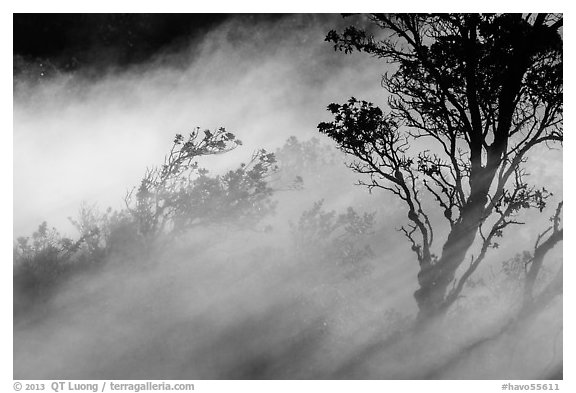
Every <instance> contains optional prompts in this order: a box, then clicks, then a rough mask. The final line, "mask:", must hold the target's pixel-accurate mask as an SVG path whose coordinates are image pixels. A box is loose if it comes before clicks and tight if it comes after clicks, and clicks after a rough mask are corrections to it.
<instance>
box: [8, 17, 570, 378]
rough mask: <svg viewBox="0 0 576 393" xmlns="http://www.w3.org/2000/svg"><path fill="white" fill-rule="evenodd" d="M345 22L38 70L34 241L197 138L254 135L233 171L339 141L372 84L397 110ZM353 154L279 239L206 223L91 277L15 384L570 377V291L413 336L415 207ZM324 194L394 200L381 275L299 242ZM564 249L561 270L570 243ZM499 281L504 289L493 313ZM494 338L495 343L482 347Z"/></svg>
mask: <svg viewBox="0 0 576 393" xmlns="http://www.w3.org/2000/svg"><path fill="white" fill-rule="evenodd" d="M342 23H344V22H342V21H341V20H340V17H338V16H287V17H285V18H283V19H281V20H279V21H275V22H260V23H259V24H257V25H250V24H248V23H245V22H243V20H242V18H237V19H233V20H232V21H230V22H228V23H226V24H225V25H223V26H221V27H219V28H218V29H217V30H213V31H210V32H208V33H207V34H206V35H205V36H204V37H203V39H202V40H200V41H197V42H191V43H190V45H189V46H188V47H186V48H184V49H183V50H180V51H178V52H171V53H165V54H163V55H161V56H158V57H157V58H156V59H154V60H153V61H151V62H149V63H147V64H144V65H139V66H133V67H131V68H127V69H118V70H111V71H109V72H108V73H107V74H106V75H102V76H100V77H98V78H90V77H88V76H86V74H84V73H82V72H79V73H77V74H75V75H64V74H63V75H59V76H55V77H52V78H48V79H42V78H41V79H40V81H39V82H33V81H32V80H31V79H26V78H23V79H21V80H18V81H17V83H16V87H15V102H14V233H15V237H16V236H19V235H29V234H30V233H31V232H32V231H33V230H34V229H36V227H37V225H38V224H39V223H40V222H42V221H44V220H46V221H48V223H49V224H50V225H53V226H55V227H57V228H58V229H59V230H60V231H61V232H62V233H64V234H70V235H71V236H75V234H74V232H73V228H72V227H71V226H70V224H69V222H68V220H67V217H69V216H72V217H74V216H75V215H76V212H77V209H78V207H79V206H80V203H81V202H82V201H84V200H87V201H89V202H97V203H98V205H99V206H100V207H101V208H105V207H107V206H112V207H113V208H122V198H123V196H124V194H125V192H126V191H127V189H129V188H131V187H132V186H134V185H137V184H138V181H139V180H140V178H141V176H142V175H143V172H144V169H145V168H146V167H147V166H152V165H158V164H160V163H161V160H162V157H163V156H164V154H165V153H166V152H167V151H168V149H169V148H170V142H171V141H172V139H173V136H174V134H175V133H177V132H180V133H185V132H186V130H191V129H192V128H194V127H196V126H200V127H202V128H208V129H213V128H216V127H226V128H227V129H228V130H230V131H231V132H234V133H235V134H236V135H237V136H238V138H239V139H241V140H242V141H243V142H244V144H243V146H242V147H241V148H238V149H236V150H234V151H232V152H230V153H226V154H225V155H222V156H219V157H215V159H212V160H209V161H208V168H209V169H210V170H211V171H213V172H216V173H218V172H219V171H223V170H226V169H232V168H234V167H236V166H237V165H238V163H240V162H243V161H246V160H248V159H249V157H250V155H251V154H252V152H253V151H254V150H256V149H258V148H266V149H268V150H270V151H275V150H276V149H277V148H279V147H281V146H282V145H283V143H284V142H285V141H286V139H287V138H288V137H289V136H291V135H295V136H297V137H298V138H299V139H300V140H308V139H310V138H312V137H317V138H321V136H320V135H319V134H318V132H317V130H316V124H318V123H319V122H320V121H322V120H325V116H326V115H325V111H324V108H325V106H326V105H327V104H329V103H330V102H342V101H344V100H346V99H347V98H348V97H350V96H358V97H362V98H363V99H367V100H371V101H373V102H375V103H376V104H380V105H384V103H385V101H386V95H385V92H383V91H382V89H381V88H380V86H379V83H378V82H379V75H380V74H382V73H384V72H385V71H386V69H385V65H383V63H381V62H379V61H377V60H376V59H371V58H367V57H364V56H343V55H342V54H340V53H335V52H334V51H333V49H332V47H331V46H330V45H328V44H326V43H324V42H323V39H324V36H325V34H326V32H327V31H328V30H330V29H332V28H335V27H337V26H338V25H339V24H342ZM322 142H323V143H326V144H329V143H330V142H329V141H328V140H325V139H322ZM541 153H542V154H540V155H538V156H537V157H538V158H537V159H535V160H534V161H533V167H531V169H532V170H533V171H532V173H533V176H534V177H535V178H536V179H541V180H542V182H543V184H546V185H547V187H549V188H550V189H551V191H554V192H556V193H557V196H558V200H560V199H561V193H562V171H561V153H559V152H549V151H542V152H541ZM337 154H339V153H337ZM339 159H340V162H341V163H342V164H341V165H336V166H330V167H320V168H317V169H316V170H315V171H314V173H305V174H302V175H303V177H304V190H301V191H287V192H282V193H279V194H278V195H277V199H278V202H279V203H278V211H277V213H276V215H274V216H273V217H271V218H270V219H269V220H270V224H271V225H272V228H273V230H272V231H270V232H266V233H260V232H251V231H236V230H234V229H230V228H228V229H223V228H221V227H206V228H200V229H195V230H193V231H191V232H190V233H188V234H187V235H186V236H184V237H183V238H180V239H177V240H175V241H174V242H173V243H172V244H171V246H170V247H152V248H151V249H149V250H131V249H130V250H126V254H114V255H112V256H111V257H110V258H109V260H107V261H106V265H105V266H104V268H102V269H100V270H97V271H96V272H87V273H84V274H79V275H77V276H74V277H73V278H72V279H71V280H70V281H69V282H67V283H66V285H64V286H63V287H62V289H61V290H60V291H59V292H58V293H57V294H56V295H55V296H54V297H53V298H52V300H51V301H50V302H48V303H47V304H45V305H43V306H42V307H40V308H39V309H38V310H36V311H35V312H34V313H33V314H32V315H31V316H29V317H27V318H26V319H24V320H20V321H18V323H17V324H16V325H15V326H14V378H15V379H28V378H30V379H104V378H106V379H140V378H145V379H202V378H207V379H217V378H232V379H242V378H247V379H259V378H281V379H288V378H297V379H309V378H310V379H313V378H324V379H326V378H328V379H332V378H372V379H379V378H402V379H411V378H474V379H480V378H506V379H515V378H532V379H533V378H542V377H546V376H549V375H550V374H552V373H554V372H555V370H556V369H557V367H558V364H559V363H560V364H561V359H562V353H561V352H562V344H561V340H562V337H561V334H560V335H558V332H559V331H560V332H561V327H562V321H561V300H559V301H557V302H555V303H553V304H552V306H551V307H549V308H547V309H546V310H544V311H543V312H542V313H540V314H538V315H537V316H535V317H534V318H532V319H531V320H530V321H528V323H527V324H526V326H523V327H521V328H519V329H518V330H517V331H516V333H517V334H516V335H512V334H510V333H504V334H497V333H498V330H499V329H500V327H501V326H502V323H503V322H502V321H504V320H506V315H507V313H509V312H510V310H511V309H512V305H511V304H510V303H511V302H510V298H509V295H510V294H509V293H507V292H505V291H504V292H502V291H499V288H495V287H494V288H491V287H489V288H488V289H486V287H481V286H478V287H477V289H474V288H470V289H469V291H468V292H467V294H468V295H467V296H468V298H467V299H464V300H463V301H462V302H461V305H462V308H461V309H458V308H457V309H456V311H455V315H453V316H452V317H451V318H449V319H448V322H445V323H446V324H447V325H444V326H435V327H434V328H431V329H429V330H428V331H426V332H422V333H419V334H417V335H415V336H414V335H409V336H403V335H401V336H397V335H398V332H399V331H402V330H403V329H404V330H405V329H407V327H408V326H410V323H411V318H412V317H413V315H414V314H415V312H416V308H415V304H414V301H413V298H412V293H413V292H414V290H415V289H416V288H417V287H416V285H417V283H416V274H417V271H418V270H417V263H416V260H415V258H414V256H413V254H411V252H410V249H409V246H408V244H407V243H405V242H404V239H403V238H402V237H401V234H399V233H398V232H397V231H396V229H397V228H399V227H400V226H401V225H402V224H403V223H404V221H405V213H404V211H403V209H402V205H401V204H400V202H399V201H397V200H395V199H394V198H393V196H391V195H388V194H386V193H376V192H375V193H374V194H368V193H367V191H366V190H365V189H363V188H360V187H356V186H353V184H354V182H355V180H356V176H355V175H354V174H352V173H351V171H350V170H349V169H348V168H346V167H345V166H344V164H343V162H344V160H345V157H343V156H339ZM541 162H546V163H547V165H546V166H542V165H540V163H541ZM321 199H324V201H325V202H324V203H325V205H324V206H325V209H326V210H328V211H329V210H335V211H337V212H342V211H343V210H344V209H346V207H347V206H353V207H354V208H355V209H356V210H357V211H359V212H376V227H375V228H374V232H373V233H372V234H371V235H370V236H369V237H368V238H367V241H368V242H369V243H370V245H371V247H372V248H373V251H374V256H373V257H372V258H370V259H368V260H366V261H363V263H364V264H365V265H366V266H367V267H369V269H368V270H367V271H368V272H369V273H366V274H352V273H355V272H356V271H355V270H354V269H355V267H351V266H343V265H342V264H340V263H338V261H335V260H329V259H327V258H326V255H325V253H324V252H323V250H315V251H314V252H311V253H308V254H307V255H306V256H302V255H301V254H299V253H298V250H297V249H296V248H295V247H294V244H293V242H292V238H291V235H290V226H289V223H290V222H292V223H296V222H297V220H298V217H299V215H300V214H301V213H302V212H303V211H304V210H305V209H308V208H310V207H311V206H312V204H313V203H314V202H315V201H318V200H321ZM528 222H530V223H531V224H530V225H527V226H526V227H524V228H522V230H521V231H519V232H517V233H516V234H513V235H511V236H510V237H509V239H510V241H509V242H508V243H507V244H506V245H504V247H502V249H501V250H500V251H499V253H497V254H492V256H491V257H492V260H490V261H488V260H487V261H486V264H485V265H486V267H485V268H484V269H479V271H478V273H477V274H478V277H481V278H484V279H486V280H488V281H489V279H490V277H492V276H491V274H493V273H494V271H495V270H494V269H496V270H497V269H498V268H499V266H500V265H499V263H500V262H501V261H502V260H505V259H507V258H510V257H512V256H513V255H514V254H515V253H518V252H521V251H522V250H524V249H529V248H531V247H532V246H533V242H534V239H535V236H536V234H537V233H538V232H541V231H542V230H544V229H545V228H546V225H547V224H546V223H547V217H540V216H537V215H534V217H528ZM532 223H534V224H532ZM505 239H508V238H507V237H506V236H505ZM548 258H549V259H550V260H551V261H552V262H551V263H550V266H551V267H552V268H554V267H556V266H558V265H559V263H560V261H561V250H554V252H553V253H551V255H549V256H548ZM494 285H496V284H494ZM490 291H492V292H494V291H496V292H498V291H499V292H498V293H499V296H501V297H499V298H497V301H496V302H494V301H493V302H492V303H491V304H489V305H486V304H484V305H483V306H481V307H480V306H478V305H479V304H482V299H486V296H492V294H490V293H489V292H490ZM487 293H488V294H487ZM491 299H493V298H491ZM467 305H468V308H466V307H467ZM456 313H460V314H458V315H456ZM456 316H459V317H462V318H456ZM456 321H459V322H456ZM478 321H482V323H478ZM395 335H396V336H395ZM394 337H398V339H397V340H394ZM484 337H491V339H490V340H488V341H487V342H482V343H481V345H480V344H479V345H478V346H472V347H470V346H471V345H473V344H474V343H477V342H478V341H481V340H482V339H483V338H484ZM391 342H392V343H391ZM522 342H530V343H531V345H529V346H525V345H524V346H523V345H521V343H522ZM551 343H552V344H551ZM543 354H547V355H543ZM455 359H456V360H457V361H455Z"/></svg>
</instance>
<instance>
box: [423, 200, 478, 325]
mask: <svg viewBox="0 0 576 393" xmlns="http://www.w3.org/2000/svg"><path fill="white" fill-rule="evenodd" d="M484 203H485V198H479V200H478V201H470V203H469V204H468V206H467V207H466V208H465V209H463V211H462V216H461V219H460V220H459V221H458V222H457V223H456V224H455V225H454V226H453V227H452V229H451V231H450V234H449V235H448V238H447V240H446V243H444V246H443V248H442V257H441V258H440V259H439V260H438V261H437V262H436V263H434V264H432V265H430V266H429V267H428V268H422V269H421V270H420V272H419V273H418V283H419V284H420V288H419V289H418V290H417V291H416V292H415V293H414V298H415V299H416V303H417V304H418V309H419V312H418V318H417V319H418V320H419V321H425V320H428V319H430V318H431V317H434V316H437V315H439V314H441V313H442V312H443V311H444V307H443V305H444V299H445V296H446V292H447V289H448V286H449V285H450V284H451V283H452V281H453V280H454V276H455V274H456V270H457V269H458V267H459V266H460V264H461V263H462V262H463V261H464V258H465V257H466V252H467V251H468V249H469V248H470V247H471V246H472V244H473V243H474V240H475V238H476V233H477V232H478V228H479V226H480V223H481V219H482V215H483V212H484Z"/></svg>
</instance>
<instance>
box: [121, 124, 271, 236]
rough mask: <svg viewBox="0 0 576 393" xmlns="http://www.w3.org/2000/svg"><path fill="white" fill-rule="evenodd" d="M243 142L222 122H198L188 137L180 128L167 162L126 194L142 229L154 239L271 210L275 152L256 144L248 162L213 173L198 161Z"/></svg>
mask: <svg viewBox="0 0 576 393" xmlns="http://www.w3.org/2000/svg"><path fill="white" fill-rule="evenodd" d="M241 144H242V142H241V141H240V140H238V139H237V138H236V136H235V135H234V134H232V133H231V132H228V131H226V129H224V128H219V129H217V130H216V131H213V132H212V131H210V130H204V131H201V130H200V129H199V128H196V129H194V130H193V131H192V132H191V133H190V134H189V135H188V136H187V137H186V138H185V137H184V136H183V135H181V134H177V135H176V137H175V139H174V142H173V145H172V148H171V150H170V153H169V154H168V155H167V156H166V157H165V159H164V164H163V165H162V166H160V167H153V168H150V169H148V170H147V171H146V173H145V174H144V177H143V179H142V181H141V183H140V186H139V187H138V189H137V190H132V191H131V192H129V193H128V194H127V195H126V198H125V203H126V208H127V210H128V211H129V212H130V214H131V215H132V217H133V218H134V220H135V221H136V226H137V230H138V232H139V234H140V235H141V236H142V237H143V238H144V239H154V238H156V237H157V236H158V235H160V234H162V233H170V234H173V235H174V234H178V233H182V232H184V231H186V230H188V229H190V228H193V227H196V226H200V225H209V224H214V223H222V222H230V223H237V224H239V225H247V226H251V225H255V224H256V223H258V222H259V221H260V220H261V219H262V218H263V217H265V216H266V215H267V214H270V213H271V212H273V210H274V208H275V201H273V200H272V199H271V198H272V194H273V192H274V189H273V188H272V187H270V186H269V184H268V180H269V177H270V175H271V174H272V173H273V172H275V171H276V169H277V168H276V159H275V157H274V154H273V153H268V152H266V151H265V150H263V149H261V150H258V151H256V152H255V153H254V154H253V156H252V158H251V160H250V161H249V162H248V163H246V164H244V163H242V164H241V165H240V166H239V167H238V168H237V169H235V170H231V171H228V172H227V173H225V174H223V175H216V176H210V175H209V172H208V170H206V169H204V168H201V167H200V166H199V164H198V161H197V160H198V159H200V158H201V157H205V156H210V155H215V154H222V153H226V152H229V151H231V150H233V149H235V148H236V147H237V146H239V145H241ZM134 191H136V193H134Z"/></svg>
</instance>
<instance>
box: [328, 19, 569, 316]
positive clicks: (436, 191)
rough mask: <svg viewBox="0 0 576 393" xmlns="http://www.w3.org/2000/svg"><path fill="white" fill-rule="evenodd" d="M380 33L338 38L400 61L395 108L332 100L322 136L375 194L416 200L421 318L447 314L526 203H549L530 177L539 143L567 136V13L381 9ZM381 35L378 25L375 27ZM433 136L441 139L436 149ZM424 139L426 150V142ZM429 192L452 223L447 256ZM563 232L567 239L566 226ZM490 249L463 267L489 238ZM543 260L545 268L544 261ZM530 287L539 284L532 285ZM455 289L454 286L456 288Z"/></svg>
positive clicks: (387, 83)
mask: <svg viewBox="0 0 576 393" xmlns="http://www.w3.org/2000/svg"><path fill="white" fill-rule="evenodd" d="M369 18H370V20H371V22H372V23H373V24H374V25H375V26H376V27H378V28H379V29H376V30H378V32H379V34H380V37H375V36H374V35H370V34H369V33H368V32H367V31H366V30H363V29H359V28H357V27H348V28H346V29H345V30H344V31H343V32H342V33H337V32H335V31H331V32H329V33H328V35H327V37H326V40H327V41H329V42H332V43H334V46H335V49H336V50H341V51H344V52H345V53H350V52H352V51H355V50H356V51H360V52H365V53H368V54H370V55H373V56H376V57H378V58H381V59H383V60H385V61H387V62H388V63H390V64H391V70H392V71H391V72H390V73H389V74H388V73H387V74H386V75H385V76H383V78H382V85H383V87H384V88H385V89H386V90H387V91H388V92H389V93H390V96H389V100H388V106H389V108H388V110H387V111H386V112H385V111H383V110H382V109H380V108H379V107H377V106H375V105H373V104H372V103H369V102H366V101H362V100H357V99H356V98H354V97H352V98H351V99H350V100H349V101H348V102H347V103H344V104H335V103H333V104H330V105H329V106H328V109H329V111H330V112H331V113H332V114H333V115H334V120H333V121H332V122H325V123H321V124H319V126H318V127H319V130H320V132H322V133H324V134H326V135H328V136H329V137H331V138H332V139H333V140H335V141H336V143H337V144H338V146H339V148H340V149H341V150H342V151H344V152H345V153H347V154H349V155H351V156H353V157H354V161H353V162H352V163H351V164H350V166H351V168H352V169H353V170H355V171H356V172H358V173H361V174H366V175H368V176H369V179H370V180H369V181H364V180H362V181H361V182H360V183H361V184H364V185H366V186H367V187H368V188H369V189H370V190H372V189H374V188H380V189H384V190H387V191H390V192H392V193H394V194H395V195H396V196H397V197H398V198H400V199H401V200H403V201H404V202H405V204H406V207H407V213H408V220H409V224H408V225H406V226H405V227H403V228H402V229H401V230H402V232H403V233H404V234H405V236H406V237H407V238H408V239H409V241H410V243H411V245H412V250H413V251H414V252H415V254H416V256H417V259H418V263H419V266H420V270H419V273H418V283H419V288H418V290H417V291H416V292H415V294H414V296H415V299H416V301H417V303H418V307H419V319H420V320H426V319H427V318H428V317H430V316H434V315H439V314H440V313H442V312H443V311H444V310H445V309H446V308H447V307H448V306H449V305H450V304H452V302H453V301H454V299H455V298H456V297H458V295H459V293H460V291H461V290H462V288H463V286H464V285H463V284H464V283H465V281H466V280H467V279H468V277H470V275H471V274H472V273H473V272H474V271H475V270H476V268H477V267H478V265H479V264H480V263H481V262H482V260H483V259H484V255H485V254H486V252H487V251H488V250H489V249H490V248H496V247H498V243H497V242H496V239H497V238H498V237H501V236H502V234H503V231H504V229H505V228H507V227H509V226H511V225H517V224H520V223H521V222H520V221H519V220H518V215H519V213H520V211H521V210H523V209H528V208H537V209H539V210H540V211H542V210H543V209H544V207H545V206H546V200H547V199H548V197H549V196H550V193H549V192H548V191H547V190H546V188H544V187H536V186H533V185H529V184H528V183H527V182H526V178H527V173H526V170H525V165H524V164H525V162H526V160H527V158H528V156H529V152H531V151H533V150H534V148H535V147H536V146H538V145H543V144H545V145H548V146H552V145H553V144H561V142H562V140H563V128H562V121H563V114H562V111H563V101H562V94H563V80H562V62H563V60H562V41H563V40H562V23H563V19H562V16H561V15H552V14H527V15H521V14H503V15H478V14H440V15H432V14H426V15H424V14H418V15H415V14H410V15H408V14H399V15H386V14H373V15H371V16H370V17H369ZM372 30H374V29H372ZM421 140H429V141H432V142H433V143H431V144H430V143H428V144H426V145H424V144H423V143H422V142H421ZM423 146H424V148H423ZM425 193H429V195H430V196H431V197H433V199H434V200H435V201H436V203H437V204H438V206H440V208H441V209H442V211H443V215H444V217H445V219H446V220H447V225H449V233H448V235H447V237H446V239H445V240H444V242H443V244H442V247H441V253H440V256H436V255H434V253H433V251H432V247H433V241H434V233H435V231H434V230H435V229H437V225H438V224H436V223H435V224H434V225H433V223H432V222H431V220H430V219H429V214H428V213H426V208H425V207H424V203H423V202H424V200H425V199H424V195H425ZM555 234H556V236H559V237H560V239H561V237H562V232H560V233H559V234H558V232H555ZM478 237H479V238H480V239H481V241H482V244H481V249H480V253H479V255H478V256H476V258H474V257H473V258H472V261H471V263H470V265H469V267H468V268H467V270H466V271H465V273H464V274H463V275H462V276H461V277H460V279H459V280H458V279H457V277H456V273H457V270H458V268H459V267H460V266H461V265H462V263H463V262H464V261H465V259H466V256H467V253H468V251H469V249H470V248H471V247H472V245H473V244H474V243H475V240H476V239H477V238H478ZM534 266H536V265H534ZM528 286H529V284H528ZM450 288H452V289H451V290H450Z"/></svg>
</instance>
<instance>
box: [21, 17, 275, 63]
mask: <svg viewBox="0 0 576 393" xmlns="http://www.w3.org/2000/svg"><path fill="white" fill-rule="evenodd" d="M279 17H281V15H265V14H258V15H231V14H14V56H15V58H20V59H23V60H25V61H26V63H29V62H33V63H38V64H40V63H41V62H44V63H46V65H49V66H50V67H55V68H57V69H58V70H60V71H66V70H75V69H78V68H81V67H84V66H90V67H91V68H95V69H102V68H107V67H109V66H124V65H129V64H137V63H140V62H144V61H146V60H149V59H150V58H151V57H153V56H154V55H155V54H157V53H158V52H160V51H165V50H169V49H171V48H174V49H177V47H178V44H184V43H188V42H190V40H193V39H196V38H201V37H202V36H203V35H204V34H206V33H207V32H208V31H210V30H211V29H213V28H215V27H217V26H218V25H220V24H221V23H223V22H225V21H226V20H228V19H230V18H252V19H254V20H255V21H258V20H262V19H271V18H272V19H273V18H279ZM19 64H22V62H16V61H15V63H14V73H15V74H18V73H19V72H20V71H22V70H21V68H20V66H19Z"/></svg>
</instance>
